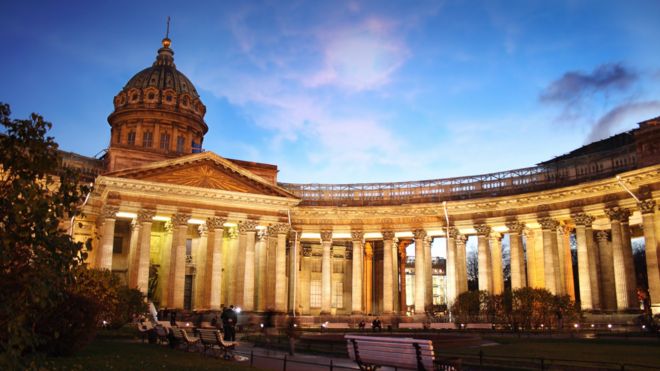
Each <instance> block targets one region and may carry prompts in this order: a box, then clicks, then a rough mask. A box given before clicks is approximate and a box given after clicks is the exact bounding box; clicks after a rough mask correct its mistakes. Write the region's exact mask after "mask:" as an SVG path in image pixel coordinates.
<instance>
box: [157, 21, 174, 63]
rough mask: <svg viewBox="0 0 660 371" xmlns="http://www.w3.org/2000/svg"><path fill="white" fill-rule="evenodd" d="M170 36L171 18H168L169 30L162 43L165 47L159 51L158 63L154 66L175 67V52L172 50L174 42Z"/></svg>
mask: <svg viewBox="0 0 660 371" xmlns="http://www.w3.org/2000/svg"><path fill="white" fill-rule="evenodd" d="M169 36H170V17H169V16H168V17H167V29H166V31H165V38H164V39H163V41H162V44H163V47H162V48H160V49H158V56H156V61H155V62H154V66H172V67H176V66H174V51H173V50H172V49H170V45H172V40H170V38H169Z"/></svg>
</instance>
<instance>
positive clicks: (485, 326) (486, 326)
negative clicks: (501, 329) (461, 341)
mask: <svg viewBox="0 0 660 371" xmlns="http://www.w3.org/2000/svg"><path fill="white" fill-rule="evenodd" d="M465 328H466V329H468V330H492V329H493V324H492V323H468V324H467V325H465Z"/></svg>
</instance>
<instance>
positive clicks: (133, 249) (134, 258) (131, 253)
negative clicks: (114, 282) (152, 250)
mask: <svg viewBox="0 0 660 371" xmlns="http://www.w3.org/2000/svg"><path fill="white" fill-rule="evenodd" d="M130 230H131V236H130V240H129V243H128V287H130V288H137V270H138V257H139V256H140V254H139V253H138V240H139V234H140V223H138V221H137V220H135V219H133V220H131V225H130Z"/></svg>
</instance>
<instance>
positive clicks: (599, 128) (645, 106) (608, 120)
mask: <svg viewBox="0 0 660 371" xmlns="http://www.w3.org/2000/svg"><path fill="white" fill-rule="evenodd" d="M658 111H660V101H658V100H652V101H645V102H633V103H625V104H622V105H619V106H617V107H615V108H613V109H611V110H610V111H609V112H607V113H606V114H605V115H604V116H603V117H601V118H600V119H599V120H598V121H597V122H596V124H595V125H594V126H593V127H592V128H591V131H590V132H589V135H588V136H587V143H591V142H595V141H597V140H600V139H603V138H607V137H609V136H610V135H612V134H613V133H614V132H616V131H618V130H621V129H620V128H619V127H620V126H622V125H630V123H631V122H640V121H643V120H645V119H648V118H649V117H655V116H656V115H657V114H658ZM617 128H619V129H618V130H617Z"/></svg>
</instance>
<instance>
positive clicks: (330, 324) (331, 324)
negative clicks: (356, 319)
mask: <svg viewBox="0 0 660 371" xmlns="http://www.w3.org/2000/svg"><path fill="white" fill-rule="evenodd" d="M325 328H349V326H348V323H347V322H328V323H326V324H325Z"/></svg>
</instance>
